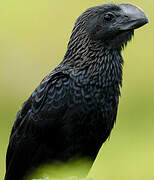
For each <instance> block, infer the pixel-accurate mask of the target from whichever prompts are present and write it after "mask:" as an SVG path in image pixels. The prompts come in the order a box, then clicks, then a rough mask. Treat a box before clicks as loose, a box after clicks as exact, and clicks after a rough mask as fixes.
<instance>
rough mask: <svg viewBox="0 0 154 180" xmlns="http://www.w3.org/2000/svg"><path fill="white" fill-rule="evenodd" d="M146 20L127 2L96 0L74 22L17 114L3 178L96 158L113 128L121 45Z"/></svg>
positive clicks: (19, 178) (15, 178)
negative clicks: (58, 55) (60, 54)
mask: <svg viewBox="0 0 154 180" xmlns="http://www.w3.org/2000/svg"><path fill="white" fill-rule="evenodd" d="M147 23H148V18H147V16H146V14H145V13H144V11H143V10H142V9H140V8H139V7H137V6H135V5H132V4H101V5H98V6H94V7H91V8H88V9H87V10H86V11H84V12H83V13H82V14H81V15H80V16H79V17H78V18H77V20H76V21H75V24H74V28H73V30H72V34H71V36H70V40H69V42H68V46H67V50H66V53H65V55H64V58H63V60H62V61H61V62H60V64H59V65H58V66H57V67H56V68H55V69H54V70H52V71H51V72H50V73H49V74H48V75H47V76H46V77H45V78H44V79H43V80H42V81H41V83H40V84H39V85H38V87H37V88H36V89H35V90H34V92H33V93H32V94H31V95H30V97H29V98H28V99H27V100H26V101H25V102H24V104H23V105H22V108H21V110H20V111H19V112H18V113H17V116H16V120H15V122H14V125H13V127H12V131H11V134H10V139H9V145H8V148H7V153H6V173H5V177H4V179H5V180H22V179H23V178H24V176H25V174H26V173H27V172H28V171H29V170H30V169H31V168H34V167H37V166H38V165H40V164H41V163H45V162H51V163H52V161H54V160H57V161H61V162H63V163H65V162H67V161H68V160H69V159H71V158H73V157H89V158H90V159H91V160H92V161H94V160H95V158H96V156H97V154H98V151H99V149H100V148H101V146H102V144H103V143H104V142H105V141H106V140H107V138H108V137H109V136H110V133H111V130H112V129H113V127H114V124H115V121H116V116H117V110H118V104H119V97H120V95H121V93H120V91H121V87H122V72H123V63H124V60H123V57H122V55H121V52H122V50H123V49H124V48H125V47H126V45H127V42H128V41H130V40H131V39H132V37H133V35H134V30H135V29H137V28H140V27H141V26H143V25H145V24H147Z"/></svg>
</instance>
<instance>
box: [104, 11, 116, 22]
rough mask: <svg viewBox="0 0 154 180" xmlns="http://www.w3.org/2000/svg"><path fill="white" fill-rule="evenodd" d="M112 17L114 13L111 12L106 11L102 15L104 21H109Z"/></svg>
mask: <svg viewBox="0 0 154 180" xmlns="http://www.w3.org/2000/svg"><path fill="white" fill-rule="evenodd" d="M113 18H114V15H113V14H112V13H107V14H105V15H104V20H105V21H111V20H112V19H113Z"/></svg>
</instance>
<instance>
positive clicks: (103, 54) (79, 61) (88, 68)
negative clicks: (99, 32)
mask: <svg viewBox="0 0 154 180" xmlns="http://www.w3.org/2000/svg"><path fill="white" fill-rule="evenodd" d="M63 64H65V65H66V66H68V67H69V68H71V69H72V70H73V73H74V75H75V74H80V72H81V73H82V74H83V76H82V77H83V79H85V78H86V77H87V78H90V77H97V79H99V81H101V82H100V83H102V82H103V84H104V85H105V86H107V85H109V84H113V83H118V84H119V85H122V65H123V59H122V56H121V50H120V49H115V48H112V47H109V46H106V45H105V44H104V43H103V42H101V41H93V40H91V39H89V37H88V36H87V35H86V33H85V34H84V33H83V34H80V35H76V36H75V35H73V36H71V39H70V42H69V44H68V50H67V52H66V54H65V57H64V60H63Z"/></svg>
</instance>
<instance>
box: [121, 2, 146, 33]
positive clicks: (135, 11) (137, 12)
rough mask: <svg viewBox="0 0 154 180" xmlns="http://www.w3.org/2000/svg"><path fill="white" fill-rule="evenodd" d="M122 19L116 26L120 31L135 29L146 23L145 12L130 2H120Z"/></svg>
mask: <svg viewBox="0 0 154 180" xmlns="http://www.w3.org/2000/svg"><path fill="white" fill-rule="evenodd" d="M119 7H120V9H121V11H122V15H123V16H122V17H123V19H122V21H121V23H120V24H119V26H118V29H119V30H120V31H125V30H133V29H137V28H139V27H141V26H143V25H145V24H147V23H148V18H147V16H146V15H145V13H144V12H143V11H142V10H141V9H140V8H138V7H136V6H134V5H131V4H120V5H119Z"/></svg>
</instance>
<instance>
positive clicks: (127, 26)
mask: <svg viewBox="0 0 154 180" xmlns="http://www.w3.org/2000/svg"><path fill="white" fill-rule="evenodd" d="M146 23H148V18H147V17H146V15H145V13H144V12H143V11H142V10H141V9H140V8H138V7H136V6H134V5H131V4H120V5H115V4H104V5H100V6H95V7H92V8H89V9H88V10H87V11H85V12H84V13H83V14H82V15H81V16H80V17H79V18H78V20H77V21H76V26H78V25H82V26H83V24H84V27H85V31H86V32H87V34H88V36H89V38H90V39H92V40H95V41H97V40H99V41H102V42H104V43H105V44H106V45H109V46H111V47H115V48H116V47H123V46H124V45H126V43H127V41H129V40H130V39H131V37H132V35H133V33H134V29H137V28H139V27H141V26H143V25H144V24H146Z"/></svg>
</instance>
